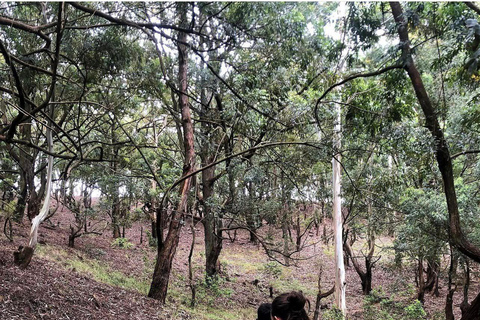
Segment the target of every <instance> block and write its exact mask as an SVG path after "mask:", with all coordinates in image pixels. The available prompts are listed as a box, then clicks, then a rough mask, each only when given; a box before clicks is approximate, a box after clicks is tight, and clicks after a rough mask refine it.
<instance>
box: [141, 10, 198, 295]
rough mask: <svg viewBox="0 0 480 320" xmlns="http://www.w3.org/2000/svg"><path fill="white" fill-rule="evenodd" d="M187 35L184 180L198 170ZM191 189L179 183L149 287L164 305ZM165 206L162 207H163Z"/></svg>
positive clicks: (181, 71)
mask: <svg viewBox="0 0 480 320" xmlns="http://www.w3.org/2000/svg"><path fill="white" fill-rule="evenodd" d="M188 6H189V4H188V3H184V2H181V3H177V11H178V13H179V15H180V21H181V25H185V24H186V23H187V9H188ZM185 43H187V34H186V33H185V32H182V31H180V32H179V33H178V45H177V46H178V60H179V61H178V80H179V81H178V82H179V106H180V109H181V114H182V129H183V142H184V149H185V159H184V165H183V174H182V177H184V176H186V175H188V174H190V173H191V172H193V171H194V169H195V149H194V136H193V123H192V118H191V115H190V107H189V104H188V96H187V66H188V56H187V46H186V45H185ZM190 186H191V178H187V179H185V180H183V182H182V183H181V184H180V190H179V194H180V201H179V203H178V205H177V208H176V210H175V211H173V212H172V217H171V220H170V227H169V230H168V234H167V237H166V238H165V241H164V243H163V245H162V246H159V247H158V253H157V260H156V263H155V270H154V273H153V280H152V284H151V286H150V291H149V293H148V296H149V297H151V298H154V299H157V300H159V301H160V303H161V304H165V300H166V297H167V290H168V283H169V279H170V272H171V269H172V262H173V258H174V257H175V253H176V250H177V246H178V242H179V239H180V231H181V228H182V221H183V216H184V213H185V211H186V205H187V199H188V191H189V189H190ZM162 205H164V204H161V205H160V206H162ZM158 218H159V217H157V234H159V235H160V230H159V229H160V220H161V219H158Z"/></svg>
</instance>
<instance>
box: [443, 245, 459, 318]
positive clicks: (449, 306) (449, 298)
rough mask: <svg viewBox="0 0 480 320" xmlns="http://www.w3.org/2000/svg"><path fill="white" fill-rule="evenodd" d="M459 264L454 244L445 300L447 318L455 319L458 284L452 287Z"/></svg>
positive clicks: (451, 249)
mask: <svg viewBox="0 0 480 320" xmlns="http://www.w3.org/2000/svg"><path fill="white" fill-rule="evenodd" d="M457 265H458V255H457V254H456V253H455V252H454V251H453V247H452V245H450V269H449V271H448V291H447V297H446V301H445V320H455V316H454V314H453V295H454V293H455V289H456V286H455V287H452V283H453V281H454V280H455V279H456V277H457Z"/></svg>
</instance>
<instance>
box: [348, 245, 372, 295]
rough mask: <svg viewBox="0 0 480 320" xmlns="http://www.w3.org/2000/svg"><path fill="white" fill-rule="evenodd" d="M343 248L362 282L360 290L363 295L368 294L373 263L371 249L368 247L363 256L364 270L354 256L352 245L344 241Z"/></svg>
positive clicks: (370, 286) (370, 287)
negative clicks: (367, 251)
mask: <svg viewBox="0 0 480 320" xmlns="http://www.w3.org/2000/svg"><path fill="white" fill-rule="evenodd" d="M343 248H344V250H345V253H346V255H347V256H348V257H350V260H351V261H352V264H353V268H354V269H355V271H356V272H357V274H358V276H359V277H360V281H361V284H362V292H363V294H364V295H368V294H370V292H371V291H372V267H373V265H374V263H373V261H372V258H373V252H374V251H373V250H372V249H370V251H369V253H368V255H367V256H365V271H364V270H363V269H362V267H361V266H360V262H359V261H358V259H357V257H355V256H354V254H353V250H352V247H351V246H350V244H349V243H348V241H345V243H344V245H343Z"/></svg>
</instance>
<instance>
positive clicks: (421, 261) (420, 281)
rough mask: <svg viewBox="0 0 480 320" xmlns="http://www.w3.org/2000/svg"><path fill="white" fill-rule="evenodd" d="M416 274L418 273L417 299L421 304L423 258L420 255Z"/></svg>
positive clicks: (422, 296)
mask: <svg viewBox="0 0 480 320" xmlns="http://www.w3.org/2000/svg"><path fill="white" fill-rule="evenodd" d="M417 275H418V293H417V299H418V301H420V302H421V303H422V304H423V303H424V302H425V278H424V275H423V259H422V258H420V257H419V258H418V264H417Z"/></svg>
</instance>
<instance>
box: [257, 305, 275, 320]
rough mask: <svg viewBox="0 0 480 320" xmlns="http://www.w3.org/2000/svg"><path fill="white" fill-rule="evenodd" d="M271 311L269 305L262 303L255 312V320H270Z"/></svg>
mask: <svg viewBox="0 0 480 320" xmlns="http://www.w3.org/2000/svg"><path fill="white" fill-rule="evenodd" d="M271 311H272V304H271V303H262V304H261V305H260V307H258V310H257V314H258V317H257V320H270V319H271V318H270V312H271Z"/></svg>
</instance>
